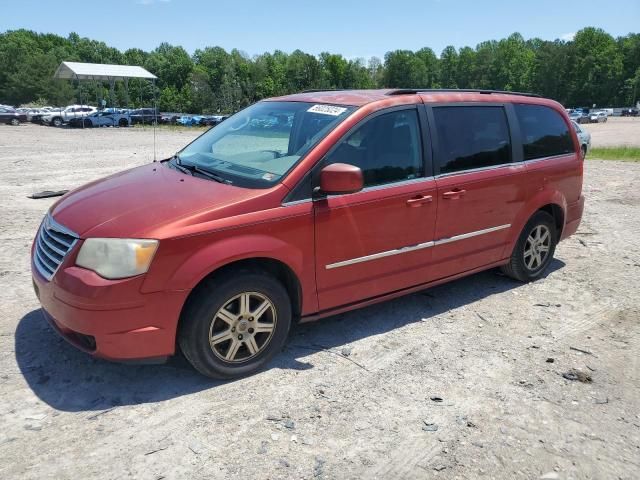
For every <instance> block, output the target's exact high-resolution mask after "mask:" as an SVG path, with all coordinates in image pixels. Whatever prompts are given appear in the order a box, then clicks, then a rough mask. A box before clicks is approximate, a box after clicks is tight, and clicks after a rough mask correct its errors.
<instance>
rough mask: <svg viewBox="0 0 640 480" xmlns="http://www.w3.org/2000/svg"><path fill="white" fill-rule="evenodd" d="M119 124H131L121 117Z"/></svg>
mask: <svg viewBox="0 0 640 480" xmlns="http://www.w3.org/2000/svg"><path fill="white" fill-rule="evenodd" d="M118 126H119V127H128V126H129V122H127V121H126V120H125V119H124V118H121V119H120V121H118Z"/></svg>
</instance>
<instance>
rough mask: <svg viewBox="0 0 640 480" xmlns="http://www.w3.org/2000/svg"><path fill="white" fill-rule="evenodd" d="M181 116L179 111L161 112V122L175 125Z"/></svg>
mask: <svg viewBox="0 0 640 480" xmlns="http://www.w3.org/2000/svg"><path fill="white" fill-rule="evenodd" d="M181 116H182V115H181V114H179V113H161V114H160V123H162V124H164V125H174V124H175V123H176V121H177V120H178V119H179V118H180V117H181Z"/></svg>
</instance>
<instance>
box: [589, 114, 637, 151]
mask: <svg viewBox="0 0 640 480" xmlns="http://www.w3.org/2000/svg"><path fill="white" fill-rule="evenodd" d="M581 126H582V127H585V128H586V129H587V130H588V131H589V132H591V146H592V147H619V146H622V145H626V146H629V147H640V117H609V119H608V120H607V122H606V123H588V124H587V123H585V124H582V125H581Z"/></svg>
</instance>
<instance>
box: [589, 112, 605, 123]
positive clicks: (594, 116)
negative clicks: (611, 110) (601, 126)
mask: <svg viewBox="0 0 640 480" xmlns="http://www.w3.org/2000/svg"><path fill="white" fill-rule="evenodd" d="M608 117H609V116H608V115H607V112H591V113H590V114H589V123H605V122H606V121H607V118H608Z"/></svg>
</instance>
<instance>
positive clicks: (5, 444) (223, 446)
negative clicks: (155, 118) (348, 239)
mask: <svg viewBox="0 0 640 480" xmlns="http://www.w3.org/2000/svg"><path fill="white" fill-rule="evenodd" d="M615 120H616V121H613V120H612V121H610V122H609V123H607V124H603V125H594V126H589V127H588V128H589V129H590V130H591V131H592V132H593V143H594V145H597V146H604V145H607V144H608V145H611V144H615V145H618V144H622V143H625V142H627V143H630V142H636V144H637V143H638V142H640V119H628V120H625V119H615ZM193 135H194V131H193V130H187V129H185V130H182V131H172V130H162V131H160V132H158V145H159V148H158V151H159V152H160V154H161V155H167V154H169V153H172V152H173V151H174V150H176V149H177V148H178V147H179V146H181V145H183V144H184V143H186V142H187V141H188V140H189V139H191V138H192V136H193ZM151 144H152V135H151V132H150V131H149V130H147V131H142V130H139V129H126V130H125V129H116V130H114V129H101V130H87V131H81V130H76V131H73V130H61V129H54V128H47V127H38V126H32V125H26V126H21V127H17V128H12V127H5V126H0V159H1V161H2V171H1V172H0V225H2V232H1V235H2V243H3V245H4V247H3V248H2V250H0V285H1V287H2V288H0V352H1V356H0V385H1V386H0V394H1V396H2V402H1V403H0V425H1V428H0V458H1V459H2V461H1V463H0V478H3V479H17V478H21V479H22V478H26V479H42V478H55V479H84V478H105V479H120V478H136V479H153V480H159V479H163V478H165V479H181V478H190V479H200V478H203V479H204V478H207V479H228V478H249V479H263V478H305V479H316V478H317V479H337V478H340V479H352V478H366V479H373V478H379V479H413V478H421V479H422V478H443V479H444V478H446V479H451V478H465V479H475V478H505V479H506V478H508V479H512V478H533V479H537V478H546V479H554V478H558V479H570V478H572V479H581V478H585V479H586V478H589V479H617V478H621V479H637V478H639V477H640V370H639V368H638V367H639V348H640V342H639V338H640V326H639V323H638V319H639V315H640V299H639V298H638V292H639V287H640V280H639V278H640V243H639V242H638V236H639V235H640V193H639V192H638V188H637V185H638V184H640V164H633V163H618V162H605V161H597V160H591V161H588V162H587V164H586V167H585V170H586V177H585V193H586V196H587V199H588V200H587V202H588V203H587V207H586V212H585V217H584V220H583V224H582V226H581V228H580V231H579V233H578V234H577V235H575V236H574V237H572V238H571V239H569V240H567V241H566V242H563V243H562V244H561V245H560V246H559V247H558V250H557V253H556V257H557V259H556V260H555V261H554V263H553V264H552V268H551V271H550V273H549V274H548V276H547V277H546V278H544V279H541V280H540V281H537V282H535V283H533V284H529V285H521V284H518V283H514V282H512V281H511V280H508V279H506V278H505V277H503V276H500V275H498V274H497V273H496V272H494V271H489V272H485V273H481V274H478V275H474V276H472V277H470V278H466V279H463V280H460V281H456V282H454V283H451V284H448V285H444V286H441V287H437V288H434V289H431V290H428V291H425V292H422V293H419V294H415V295H411V296H408V297H405V298H402V299H399V300H395V301H391V302H387V303H384V304H381V305H378V306H374V307H370V308H367V309H364V310H361V311H356V312H352V313H349V314H345V315H340V316H338V317H335V318H333V319H329V320H325V321H322V322H319V323H315V324H311V325H307V326H303V327H298V328H296V329H295V330H294V331H293V332H292V336H291V339H290V341H289V343H288V346H287V347H286V349H285V350H284V351H283V353H282V354H281V355H279V356H278V357H277V358H276V360H275V361H274V362H273V363H272V364H271V366H270V368H269V369H268V370H266V371H264V372H262V373H259V374H257V375H254V376H252V377H249V378H245V379H242V380H238V381H233V382H214V381H210V380H207V379H205V378H203V377H201V376H199V375H198V374H196V373H195V372H194V371H193V370H191V368H189V367H188V366H187V365H186V364H185V363H184V361H182V360H180V359H177V360H174V361H172V362H171V363H170V364H169V365H166V366H131V365H120V364H112V363H107V362H104V361H100V360H93V359H91V358H89V357H88V356H86V355H84V354H83V353H80V352H78V351H76V350H74V349H73V348H72V347H70V346H69V345H67V344H66V343H65V342H64V341H63V340H61V339H60V338H58V337H57V335H56V334H55V333H54V332H53V331H52V330H51V329H50V328H49V327H48V326H47V325H46V324H45V323H44V321H43V319H42V318H41V315H40V311H39V309H38V302H37V300H36V298H35V295H34V294H33V292H32V288H31V279H30V273H29V247H30V244H31V241H32V237H33V235H34V233H35V231H36V229H37V226H38V224H39V222H40V220H41V219H42V216H43V215H44V213H45V211H46V210H47V208H48V207H49V206H50V205H51V203H52V202H53V200H31V199H28V198H26V196H27V195H28V194H30V193H32V192H35V191H40V190H44V189H62V188H73V187H76V186H79V185H80V184H83V183H85V182H87V181H89V180H92V179H95V178H98V177H100V176H103V175H106V174H109V173H112V172H114V171H117V170H121V169H123V168H126V167H131V166H134V165H139V164H142V163H144V162H147V161H149V159H150V158H151V154H150V152H151V148H150V147H151ZM88 214H90V213H88ZM586 352H588V353H586ZM570 369H578V370H580V371H581V372H584V373H585V374H588V375H589V376H590V377H591V378H592V383H581V382H580V381H571V380H567V379H565V378H563V376H562V373H565V372H567V371H569V370H570ZM439 399H442V400H441V401H440V400H439Z"/></svg>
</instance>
